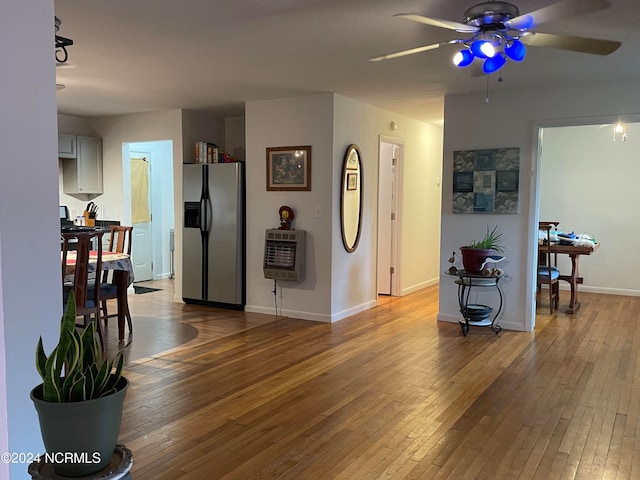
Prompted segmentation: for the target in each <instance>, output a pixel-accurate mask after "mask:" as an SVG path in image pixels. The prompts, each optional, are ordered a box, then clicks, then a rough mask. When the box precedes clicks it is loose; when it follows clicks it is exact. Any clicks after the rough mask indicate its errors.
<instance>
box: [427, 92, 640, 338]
mask: <svg viewBox="0 0 640 480" xmlns="http://www.w3.org/2000/svg"><path fill="white" fill-rule="evenodd" d="M638 86H639V85H638V84H637V83H626V84H618V85H602V86H600V85H593V86H585V85H583V86H572V87H571V88H570V89H569V88H564V87H557V88H552V89H545V90H537V91H534V90H527V91H524V92H518V91H500V90H495V91H494V92H492V94H491V98H490V101H489V103H485V101H484V97H483V96H481V95H463V96H451V97H446V98H445V117H444V124H445V133H444V148H443V155H444V156H443V168H444V169H443V189H442V235H441V245H442V252H441V257H440V270H441V271H442V272H444V271H445V270H446V269H447V268H448V263H447V258H448V256H449V255H450V252H451V251H452V250H456V249H457V248H459V247H460V246H462V245H465V244H466V243H468V242H469V241H470V240H471V239H472V238H473V237H474V236H479V235H481V234H482V233H483V232H484V231H485V229H486V225H487V224H489V225H494V224H497V225H499V226H500V228H501V230H502V231H503V232H504V234H505V238H506V242H505V243H506V248H507V252H506V255H507V257H508V259H507V260H505V262H503V267H504V269H505V270H506V272H507V273H508V274H509V278H508V279H507V281H505V282H504V283H503V287H504V288H503V291H504V293H505V310H504V313H503V315H502V321H501V324H502V326H504V327H506V328H511V329H516V330H524V331H527V330H530V329H531V328H532V327H533V322H534V303H533V300H534V290H535V286H534V284H533V277H534V272H535V269H534V255H535V249H536V243H535V239H536V236H537V223H536V222H537V218H536V216H535V210H536V207H535V200H536V197H535V188H536V181H537V170H536V168H535V167H536V157H535V155H536V151H537V131H538V127H539V126H554V125H553V123H554V122H558V121H560V120H563V119H564V121H566V119H571V120H572V121H573V122H574V124H575V122H576V121H577V120H578V119H579V118H580V117H583V118H592V117H595V116H604V115H609V116H611V115H616V116H617V115H625V114H634V113H637V112H640V96H638V95H637V91H638ZM496 147H520V153H521V157H520V209H519V213H518V214H517V215H493V214H491V215H453V214H452V213H451V192H452V157H453V151H454V150H460V149H478V148H496ZM447 252H449V253H447ZM440 280H441V282H440V283H441V287H440V305H439V314H438V318H439V319H441V320H448V321H456V322H457V321H458V318H459V315H460V314H459V307H458V304H457V300H456V289H455V288H454V285H453V281H452V279H451V278H450V277H448V276H446V275H444V274H442V275H441V279H440ZM447 284H449V285H450V288H447Z"/></svg>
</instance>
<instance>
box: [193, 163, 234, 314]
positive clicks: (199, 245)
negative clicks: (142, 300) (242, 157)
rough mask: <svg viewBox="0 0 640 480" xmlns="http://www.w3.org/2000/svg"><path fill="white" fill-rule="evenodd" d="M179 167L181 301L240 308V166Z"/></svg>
mask: <svg viewBox="0 0 640 480" xmlns="http://www.w3.org/2000/svg"><path fill="white" fill-rule="evenodd" d="M183 167H184V168H183V171H182V178H183V180H182V196H183V200H184V205H183V207H184V208H183V216H184V222H183V232H182V299H183V300H184V301H185V302H187V303H201V304H211V305H217V306H222V307H229V308H235V309H243V308H244V304H245V273H244V270H245V268H244V263H245V225H244V223H245V190H244V164H243V163H211V164H205V165H201V164H185V165H183Z"/></svg>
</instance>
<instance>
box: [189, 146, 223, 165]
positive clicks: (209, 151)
mask: <svg viewBox="0 0 640 480" xmlns="http://www.w3.org/2000/svg"><path fill="white" fill-rule="evenodd" d="M219 156H220V148H219V147H218V145H216V144H215V143H211V142H196V145H195V159H196V161H195V163H218V161H219Z"/></svg>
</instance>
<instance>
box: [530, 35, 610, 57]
mask: <svg viewBox="0 0 640 480" xmlns="http://www.w3.org/2000/svg"><path fill="white" fill-rule="evenodd" d="M520 41H521V42H522V43H524V44H525V45H530V46H532V47H551V48H558V49H560V50H569V51H572V52H581V53H592V54H594V55H609V54H610V53H613V52H615V51H616V50H617V49H618V47H619V46H620V45H622V43H620V42H614V41H611V40H598V39H595V38H584V37H571V36H569V35H555V34H551V33H531V34H530V35H523V36H522V37H520Z"/></svg>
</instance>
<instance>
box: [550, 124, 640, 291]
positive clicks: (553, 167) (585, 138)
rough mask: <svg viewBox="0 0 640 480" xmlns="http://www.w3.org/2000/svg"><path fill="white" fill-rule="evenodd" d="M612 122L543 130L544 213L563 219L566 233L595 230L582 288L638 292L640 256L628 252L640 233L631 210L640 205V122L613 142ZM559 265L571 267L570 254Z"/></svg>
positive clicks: (582, 264) (582, 269)
mask: <svg viewBox="0 0 640 480" xmlns="http://www.w3.org/2000/svg"><path fill="white" fill-rule="evenodd" d="M614 125H615V123H612V124H609V125H606V126H604V125H602V124H601V123H598V124H596V125H583V126H572V127H553V128H545V129H544V131H543V142H542V145H543V155H542V158H541V162H540V163H541V168H540V218H541V219H543V220H557V221H560V222H561V224H560V228H561V229H562V230H563V231H565V232H571V231H575V232H576V233H591V234H593V235H594V236H595V238H596V239H597V241H598V242H600V248H599V249H598V250H597V251H596V252H595V254H593V255H591V256H589V257H582V258H581V260H580V274H581V276H582V277H584V282H585V283H584V285H582V286H580V290H581V291H591V292H599V293H612V294H619V295H635V296H638V295H640V277H638V275H637V272H638V271H640V257H638V256H637V255H630V254H629V252H633V251H634V250H635V245H636V243H637V239H638V238H639V237H640V225H638V223H637V222H636V221H634V220H635V219H634V218H633V215H632V214H630V209H631V210H632V209H634V208H635V207H636V206H637V205H640V190H639V189H638V179H639V178H640V161H638V158H639V157H638V145H640V124H638V123H629V124H627V125H626V132H627V134H628V138H627V140H626V141H624V142H622V141H620V138H619V137H618V140H617V141H615V142H614V141H613V130H614ZM558 264H559V266H560V269H561V270H562V271H563V272H570V271H571V263H570V262H569V259H568V257H567V256H566V255H561V256H560V257H559V258H558ZM564 285H566V284H561V286H564ZM566 295H567V294H563V295H562V297H561V302H562V301H564V299H568V296H566Z"/></svg>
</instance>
